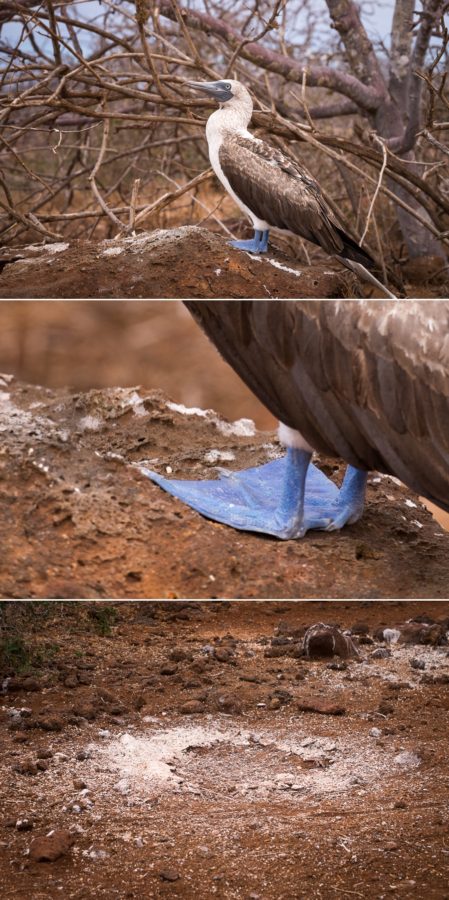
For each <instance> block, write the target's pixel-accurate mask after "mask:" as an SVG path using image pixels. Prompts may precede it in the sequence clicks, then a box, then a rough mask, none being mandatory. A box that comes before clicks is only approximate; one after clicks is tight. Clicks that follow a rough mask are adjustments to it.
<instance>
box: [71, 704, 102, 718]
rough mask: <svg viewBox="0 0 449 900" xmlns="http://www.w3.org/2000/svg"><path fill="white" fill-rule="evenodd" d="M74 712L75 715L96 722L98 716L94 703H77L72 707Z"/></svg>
mask: <svg viewBox="0 0 449 900" xmlns="http://www.w3.org/2000/svg"><path fill="white" fill-rule="evenodd" d="M72 712H73V714H74V715H75V716H81V718H82V719H87V721H88V722H94V721H95V719H96V718H97V710H96V709H95V707H94V706H93V705H92V704H78V703H77V704H76V705H75V706H73V707H72Z"/></svg>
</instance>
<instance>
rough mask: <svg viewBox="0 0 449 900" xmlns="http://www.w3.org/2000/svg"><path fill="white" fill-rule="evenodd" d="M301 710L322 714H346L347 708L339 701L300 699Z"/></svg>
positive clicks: (299, 706) (299, 707)
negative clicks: (340, 704)
mask: <svg viewBox="0 0 449 900" xmlns="http://www.w3.org/2000/svg"><path fill="white" fill-rule="evenodd" d="M298 709H299V711H300V712H310V713H319V714H320V715H322V716H344V715H345V714H346V709H345V707H344V706H339V705H338V704H337V703H327V702H326V701H325V700H300V701H299V702H298Z"/></svg>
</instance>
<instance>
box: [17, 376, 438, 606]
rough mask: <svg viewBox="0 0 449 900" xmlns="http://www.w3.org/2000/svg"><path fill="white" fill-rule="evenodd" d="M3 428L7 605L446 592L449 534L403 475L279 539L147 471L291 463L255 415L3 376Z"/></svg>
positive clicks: (333, 468)
mask: <svg viewBox="0 0 449 900" xmlns="http://www.w3.org/2000/svg"><path fill="white" fill-rule="evenodd" d="M0 431H1V433H2V455H1V457H0V492H1V502H0V540H1V544H2V555H1V558H0V593H1V596H3V597H12V598H53V599H79V598H107V597H112V598H121V597H123V598H158V597H160V598H177V597H179V598H182V597H189V598H204V599H214V598H225V597H235V598H245V599H251V598H262V599H263V598H274V599H276V598H281V597H290V598H312V597H329V598H330V597H337V598H338V597H339V598H344V597H354V598H356V597H358V598H360V597H362V598H382V597H384V598H388V597H401V598H407V597H409V598H420V597H421V598H432V597H436V598H437V597H442V598H447V596H448V559H449V533H448V532H444V531H443V530H442V529H441V528H440V526H439V525H438V524H437V523H436V522H435V520H434V519H433V517H432V516H431V514H430V513H429V512H428V511H427V510H426V509H425V508H424V507H423V506H422V504H421V503H420V501H419V498H418V497H416V496H414V495H413V494H411V493H410V492H409V491H407V490H405V488H404V487H403V486H401V485H400V484H399V483H396V481H395V480H393V479H390V478H388V477H387V478H385V477H382V478H380V477H379V476H377V475H376V474H375V473H373V474H372V476H371V477H370V479H369V485H368V503H367V508H366V512H365V514H364V516H363V518H362V519H361V520H360V521H359V522H358V523H357V524H355V525H351V526H347V527H345V528H344V529H343V530H342V531H340V532H335V533H326V532H318V531H317V532H309V533H308V534H307V535H306V537H305V538H304V539H303V540H299V541H286V542H280V541H277V540H276V539H274V538H273V539H271V538H267V537H263V536H259V535H254V534H249V533H244V532H238V531H234V530H233V529H230V528H228V527H226V526H223V525H219V524H217V523H213V522H210V521H208V520H206V519H204V518H203V517H201V516H200V515H199V514H198V513H196V512H194V511H192V510H190V509H189V508H188V507H186V506H184V505H183V504H182V503H181V502H180V501H178V500H175V499H173V498H172V497H170V496H169V495H167V494H166V493H164V492H163V491H161V490H160V488H158V487H157V486H156V485H154V484H152V483H151V482H150V481H149V480H148V479H147V478H146V477H145V476H144V475H143V474H142V472H141V468H142V466H146V467H150V468H153V469H156V470H158V471H160V472H162V473H164V474H167V473H168V474H170V475H173V477H190V478H204V477H209V478H213V477H214V476H216V466H217V464H218V465H219V466H221V467H224V468H233V469H240V468H245V467H248V466H251V465H257V464H261V463H264V462H266V461H268V460H271V459H273V458H276V457H277V456H278V455H280V453H282V450H281V448H280V446H279V444H278V442H277V438H276V435H275V434H274V433H273V432H258V431H256V429H255V427H254V423H253V422H251V421H248V420H243V422H242V421H241V420H238V421H237V422H234V423H230V422H227V421H226V420H224V419H223V418H221V417H220V416H218V415H217V414H216V413H214V412H213V411H209V412H208V413H206V414H204V412H201V411H200V414H198V413H195V412H193V414H192V413H191V412H189V411H188V410H187V411H186V410H185V409H184V408H183V407H182V406H181V407H179V405H177V404H173V403H171V402H170V401H167V398H166V397H165V396H164V395H163V394H162V393H161V392H157V391H147V390H143V389H139V388H138V387H136V388H114V389H109V390H108V389H103V390H92V391H89V392H69V391H64V390H61V391H55V390H51V389H48V388H42V387H38V386H28V385H24V384H21V383H18V382H16V381H15V380H14V379H13V378H12V377H11V376H5V377H4V378H3V379H2V382H1V383H0ZM317 462H318V463H319V465H321V467H322V468H323V469H324V471H325V472H326V474H328V475H329V476H331V477H333V478H335V479H336V480H337V482H338V481H339V480H340V479H341V477H342V467H341V466H338V465H336V464H335V463H334V462H333V461H329V460H325V459H321V460H319V459H318V460H317Z"/></svg>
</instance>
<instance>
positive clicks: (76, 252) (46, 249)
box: [0, 226, 370, 299]
mask: <svg viewBox="0 0 449 900" xmlns="http://www.w3.org/2000/svg"><path fill="white" fill-rule="evenodd" d="M0 268H2V272H1V274H0V297H4V298H13V297H18V298H21V299H22V298H35V297H42V298H48V297H53V298H71V297H86V298H94V297H96V298H99V299H106V298H109V297H117V298H118V299H123V298H139V297H142V298H151V297H156V298H159V297H163V298H181V297H190V298H191V297H200V298H205V297H206V298H210V297H238V298H242V297H265V298H267V297H296V298H301V297H352V296H355V297H358V296H363V292H362V294H360V290H361V288H360V283H359V281H358V279H357V278H356V277H355V276H353V275H352V273H350V272H348V271H347V270H346V269H344V268H343V267H342V266H340V265H339V264H338V263H336V262H335V261H334V260H329V264H326V265H323V264H319V263H318V264H314V265H311V266H304V265H298V263H295V262H294V261H292V260H291V259H290V258H289V257H288V256H286V255H285V253H283V252H282V251H280V250H274V252H273V253H269V254H267V255H263V256H255V255H251V254H248V253H242V252H241V251H239V250H235V249H233V248H232V247H229V244H228V242H227V240H226V239H224V238H223V237H222V236H219V235H216V234H214V233H213V232H211V231H207V230H206V229H204V228H199V227H198V226H184V227H181V228H173V229H166V230H159V231H153V232H143V233H142V234H139V235H138V236H137V237H134V238H121V239H118V240H105V241H101V242H91V241H74V242H72V243H71V244H69V243H65V244H47V245H46V246H42V245H32V246H28V247H24V248H21V249H20V250H14V249H13V250H10V249H5V250H3V251H0ZM369 295H370V291H369V290H368V296H369Z"/></svg>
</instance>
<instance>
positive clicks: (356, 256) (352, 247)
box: [336, 228, 378, 272]
mask: <svg viewBox="0 0 449 900" xmlns="http://www.w3.org/2000/svg"><path fill="white" fill-rule="evenodd" d="M336 231H337V232H338V235H339V237H341V239H342V241H343V250H342V252H341V254H340V255H341V256H342V257H344V258H345V259H350V260H352V261H353V262H358V263H361V265H362V266H365V269H368V271H370V272H371V271H376V269H377V268H378V267H377V265H376V263H375V262H374V259H373V257H372V256H370V254H369V253H367V252H366V250H363V248H362V247H359V245H358V244H357V243H356V242H355V241H354V240H353V239H352V238H351V237H349V235H348V234H346V232H345V231H343V229H341V228H336Z"/></svg>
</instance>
